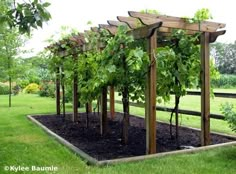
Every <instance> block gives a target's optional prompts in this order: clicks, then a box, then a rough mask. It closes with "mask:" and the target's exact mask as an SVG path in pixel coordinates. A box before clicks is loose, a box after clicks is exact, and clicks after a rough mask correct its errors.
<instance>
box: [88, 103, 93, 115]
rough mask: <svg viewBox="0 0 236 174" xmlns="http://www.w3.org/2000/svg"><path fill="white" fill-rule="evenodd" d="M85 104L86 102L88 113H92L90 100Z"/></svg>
mask: <svg viewBox="0 0 236 174" xmlns="http://www.w3.org/2000/svg"><path fill="white" fill-rule="evenodd" d="M87 104H88V113H92V112H93V104H92V102H89V103H87Z"/></svg>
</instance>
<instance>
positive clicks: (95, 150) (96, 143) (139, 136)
mask: <svg viewBox="0 0 236 174" xmlns="http://www.w3.org/2000/svg"><path fill="white" fill-rule="evenodd" d="M33 118H35V119H36V120H37V121H39V122H40V123H41V124H43V125H44V126H45V127H47V128H48V129H50V130H51V131H52V132H54V133H55V134H57V135H59V136H60V137H62V138H63V139H65V140H67V141H68V142H69V143H71V144H72V145H73V146H75V147H77V148H78V149H80V150H81V151H83V152H84V153H85V154H88V155H89V156H91V157H92V158H94V159H96V160H97V161H102V160H111V159H117V158H126V157H134V156H140V155H145V150H146V149H145V148H146V142H145V141H146V137H145V136H146V134H145V128H144V123H145V122H144V119H143V118H140V117H136V116H130V127H129V143H128V144H127V145H123V144H122V142H121V133H122V132H121V127H122V124H121V122H122V119H123V115H122V114H121V113H116V115H115V119H114V120H111V119H110V117H108V125H109V126H108V133H107V134H106V135H105V136H103V137H101V135H100V126H99V117H98V115H97V114H93V113H91V114H89V127H88V128H87V127H86V114H85V113H80V114H79V121H78V122H77V123H73V122H71V121H68V120H65V119H64V118H63V116H55V115H54V116H53V115H50V116H49V115H48V116H43V115H42V116H34V117H33ZM173 129H174V128H173ZM179 134H180V138H179V142H180V145H181V147H182V148H181V149H183V148H185V147H188V148H194V147H199V146H200V131H198V130H194V129H189V128H184V127H180V129H179ZM211 140H212V144H219V143H226V142H231V141H235V139H234V138H230V137H226V136H222V135H216V134H212V135H211ZM157 149H158V153H160V152H169V151H175V150H179V148H177V147H176V143H175V140H174V139H172V138H171V137H170V133H169V125H168V124H166V123H159V122H158V123H157Z"/></svg>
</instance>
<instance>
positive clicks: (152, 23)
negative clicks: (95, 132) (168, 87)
mask: <svg viewBox="0 0 236 174" xmlns="http://www.w3.org/2000/svg"><path fill="white" fill-rule="evenodd" d="M128 14H129V16H128V17H124V16H117V19H118V20H117V21H114V20H108V21H107V23H108V24H99V27H92V28H91V30H92V31H95V32H99V29H100V28H102V29H106V30H108V31H109V32H110V33H111V34H112V35H115V34H116V32H117V28H118V26H120V25H126V26H128V27H129V29H130V30H129V32H128V34H130V35H132V36H133V37H134V39H146V40H147V48H148V50H147V52H148V54H149V58H150V62H151V66H150V69H149V71H148V75H147V82H146V83H147V84H146V101H145V120H146V153H147V154H153V153H156V151H157V150H156V78H158V77H156V61H155V57H154V56H155V55H154V53H155V51H154V50H155V49H156V48H157V47H158V42H157V39H158V38H159V37H160V38H161V37H163V36H164V37H165V36H167V37H168V36H170V35H171V32H172V30H173V29H183V30H186V31H187V34H189V35H192V34H195V33H197V32H200V33H201V36H200V46H201V145H202V146H205V145H209V144H210V72H209V64H210V63H209V60H210V58H209V44H210V43H213V42H215V41H216V39H217V37H218V36H220V35H223V34H225V32H226V31H225V30H220V29H222V28H224V27H225V24H222V23H216V22H209V21H201V22H198V23H189V22H188V21H187V20H186V19H185V18H179V17H173V16H166V15H156V14H147V13H140V12H134V11H129V12H128ZM70 39H72V40H74V41H75V42H77V43H78V46H79V47H81V48H83V50H84V51H85V50H86V42H85V37H84V34H83V33H80V34H78V36H75V37H72V38H70ZM160 44H161V43H160ZM75 73H76V72H75ZM77 83H78V82H77V78H76V76H75V78H74V82H73V87H74V88H73V93H74V94H73V115H74V116H73V118H75V117H76V116H77V114H78V111H77V106H78V95H77V93H78V91H77V90H78V86H77ZM58 84H59V82H57V85H58ZM56 89H57V92H56V94H57V114H60V109H59V104H60V96H59V95H60V92H59V91H58V90H59V89H60V88H58V87H57V88H56ZM111 89H112V92H111V96H112V98H111V101H110V103H111V110H112V112H114V97H113V95H114V88H111ZM106 98H107V95H106V91H105V92H103V95H102V101H103V102H102V106H103V107H102V111H101V112H102V114H101V115H102V117H101V118H106V113H107V106H106V105H107V99H106ZM73 120H74V119H73ZM102 120H103V119H102ZM102 123H104V122H103V121H102Z"/></svg>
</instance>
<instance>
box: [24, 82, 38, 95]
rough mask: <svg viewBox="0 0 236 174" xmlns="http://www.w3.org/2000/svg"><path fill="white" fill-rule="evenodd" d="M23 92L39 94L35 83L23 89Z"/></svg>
mask: <svg viewBox="0 0 236 174" xmlns="http://www.w3.org/2000/svg"><path fill="white" fill-rule="evenodd" d="M23 91H24V92H25V93H27V94H36V93H37V92H39V85H38V84H36V83H30V84H29V85H28V86H26V87H25V88H24V90H23Z"/></svg>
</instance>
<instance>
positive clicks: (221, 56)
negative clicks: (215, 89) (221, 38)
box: [211, 41, 236, 74]
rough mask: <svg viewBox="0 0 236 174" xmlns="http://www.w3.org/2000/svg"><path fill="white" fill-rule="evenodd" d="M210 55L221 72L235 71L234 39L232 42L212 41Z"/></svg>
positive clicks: (235, 46)
mask: <svg viewBox="0 0 236 174" xmlns="http://www.w3.org/2000/svg"><path fill="white" fill-rule="evenodd" d="M211 55H212V57H214V59H215V65H216V67H217V69H218V70H219V72H220V73H221V74H235V73H236V41H235V42H234V43H229V44H226V43H220V42H217V43H214V44H212V45H211Z"/></svg>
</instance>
